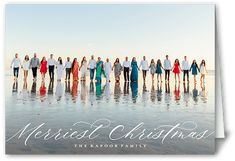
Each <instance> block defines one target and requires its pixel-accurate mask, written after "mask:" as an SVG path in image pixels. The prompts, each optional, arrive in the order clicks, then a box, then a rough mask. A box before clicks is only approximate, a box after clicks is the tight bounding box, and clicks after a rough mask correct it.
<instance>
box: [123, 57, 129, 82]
mask: <svg viewBox="0 0 235 161" xmlns="http://www.w3.org/2000/svg"><path fill="white" fill-rule="evenodd" d="M122 66H123V68H124V70H123V73H124V79H125V82H126V81H128V82H129V79H130V78H129V72H130V69H131V63H130V61H128V57H126V58H125V61H124V62H123V63H122Z"/></svg>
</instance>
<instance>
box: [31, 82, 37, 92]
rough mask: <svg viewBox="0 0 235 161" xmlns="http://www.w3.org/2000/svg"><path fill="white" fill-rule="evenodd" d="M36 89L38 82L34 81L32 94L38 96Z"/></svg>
mask: <svg viewBox="0 0 235 161" xmlns="http://www.w3.org/2000/svg"><path fill="white" fill-rule="evenodd" d="M36 88H37V84H36V81H33V84H32V88H31V94H36Z"/></svg>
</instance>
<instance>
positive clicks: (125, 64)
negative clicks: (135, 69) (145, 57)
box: [122, 61, 131, 68]
mask: <svg viewBox="0 0 235 161" xmlns="http://www.w3.org/2000/svg"><path fill="white" fill-rule="evenodd" d="M122 66H123V67H125V68H131V63H130V61H124V62H123V63H122Z"/></svg>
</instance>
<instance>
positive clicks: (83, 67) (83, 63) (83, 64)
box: [80, 56, 87, 81]
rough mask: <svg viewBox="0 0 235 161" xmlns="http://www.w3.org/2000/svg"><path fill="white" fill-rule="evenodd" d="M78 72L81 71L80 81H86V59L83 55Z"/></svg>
mask: <svg viewBox="0 0 235 161" xmlns="http://www.w3.org/2000/svg"><path fill="white" fill-rule="evenodd" d="M80 72H81V81H86V75H87V61H86V57H85V56H84V57H83V58H82V61H81V66H80Z"/></svg>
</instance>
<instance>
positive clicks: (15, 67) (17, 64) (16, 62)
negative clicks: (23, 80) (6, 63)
mask: <svg viewBox="0 0 235 161" xmlns="http://www.w3.org/2000/svg"><path fill="white" fill-rule="evenodd" d="M21 66H22V65H21V61H20V59H19V58H18V53H16V54H15V58H14V59H13V60H12V61H11V68H12V67H13V74H14V80H17V78H18V76H19V69H20V67H21Z"/></svg>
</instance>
